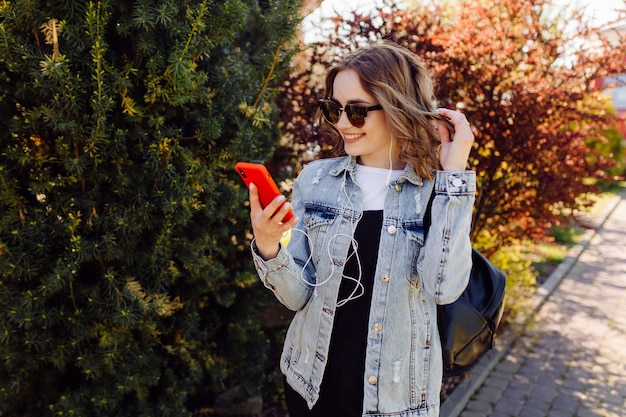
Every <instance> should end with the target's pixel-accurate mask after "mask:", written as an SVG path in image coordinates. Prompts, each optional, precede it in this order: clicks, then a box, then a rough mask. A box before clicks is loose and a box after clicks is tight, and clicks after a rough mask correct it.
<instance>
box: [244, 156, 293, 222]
mask: <svg viewBox="0 0 626 417" xmlns="http://www.w3.org/2000/svg"><path fill="white" fill-rule="evenodd" d="M235 169H236V170H237V173H238V174H239V176H240V177H241V179H242V181H243V182H244V184H246V187H248V188H250V183H254V185H256V188H257V190H258V193H259V201H260V203H261V207H263V208H265V207H267V206H268V204H270V203H271V202H272V201H273V200H274V199H275V198H276V197H278V196H279V195H281V193H280V191H279V190H278V187H277V186H276V182H274V179H273V178H272V176H271V175H270V173H269V172H268V171H267V168H265V166H264V165H262V164H255V163H251V162H237V164H236V165H235ZM292 217H293V212H292V211H291V210H289V212H287V214H286V215H285V217H283V219H282V221H283V223H284V222H286V221H288V220H289V219H291V218H292Z"/></svg>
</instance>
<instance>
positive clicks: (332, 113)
mask: <svg viewBox="0 0 626 417" xmlns="http://www.w3.org/2000/svg"><path fill="white" fill-rule="evenodd" d="M320 109H321V110H322V113H323V114H324V117H325V118H326V120H328V121H329V122H330V123H332V124H335V123H337V122H338V121H339V117H340V116H341V110H340V107H339V106H338V105H337V103H335V102H334V101H330V100H323V101H320Z"/></svg>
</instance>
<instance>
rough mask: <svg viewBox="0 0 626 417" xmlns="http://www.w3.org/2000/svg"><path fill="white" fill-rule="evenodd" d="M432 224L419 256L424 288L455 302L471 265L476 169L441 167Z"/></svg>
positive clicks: (439, 299) (438, 299) (445, 301)
mask: <svg viewBox="0 0 626 417" xmlns="http://www.w3.org/2000/svg"><path fill="white" fill-rule="evenodd" d="M434 187H435V197H434V199H433V202H432V207H431V216H432V217H431V225H430V229H429V232H428V235H427V237H426V242H425V244H424V247H423V249H422V250H421V251H420V256H419V259H418V271H421V274H420V278H421V281H422V285H423V289H424V292H425V293H426V296H427V297H432V298H433V299H434V300H435V302H436V303H437V304H449V303H452V302H454V301H455V300H456V299H457V298H458V297H459V296H460V295H461V294H462V293H463V291H464V290H465V287H466V286H467V283H468V282H469V275H470V271H471V269H472V244H471V241H470V236H469V234H470V229H471V222H472V207H473V205H474V199H475V193H476V173H475V172H474V171H463V172H448V171H438V172H437V175H436V177H435V184H434Z"/></svg>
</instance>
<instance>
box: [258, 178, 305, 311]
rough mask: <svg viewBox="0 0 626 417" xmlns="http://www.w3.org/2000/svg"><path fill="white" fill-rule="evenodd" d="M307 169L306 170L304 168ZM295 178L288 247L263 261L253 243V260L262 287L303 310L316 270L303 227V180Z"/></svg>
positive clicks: (287, 305)
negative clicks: (295, 218)
mask: <svg viewBox="0 0 626 417" xmlns="http://www.w3.org/2000/svg"><path fill="white" fill-rule="evenodd" d="M305 169H306V168H305ZM303 174H304V171H303V172H302V173H301V174H300V177H299V178H298V179H296V181H295V183H294V188H293V192H292V206H293V207H292V209H293V211H294V214H295V215H296V216H298V218H299V221H298V223H297V225H296V226H295V227H294V228H293V229H292V230H291V237H290V239H289V244H288V245H287V247H285V246H283V245H282V244H281V245H280V249H279V251H278V255H276V257H275V258H273V259H269V260H264V259H263V258H262V257H261V256H260V255H259V253H258V251H257V250H256V244H255V241H254V240H253V241H252V245H251V249H252V259H253V261H254V265H255V268H256V270H257V273H258V274H259V277H260V279H261V281H262V282H263V285H265V286H266V287H267V288H269V289H270V290H272V292H273V293H274V295H275V296H276V298H277V299H278V301H280V302H281V303H282V304H283V305H284V306H285V307H287V308H288V309H290V310H292V311H297V310H299V309H301V308H302V307H304V306H305V305H306V303H307V301H308V300H309V298H310V297H311V294H312V293H313V289H314V282H315V268H314V266H313V261H312V257H311V249H310V246H309V242H308V237H307V235H306V233H305V231H306V229H305V226H304V205H303V204H302V193H301V188H300V183H301V179H300V178H301V177H302V175H303Z"/></svg>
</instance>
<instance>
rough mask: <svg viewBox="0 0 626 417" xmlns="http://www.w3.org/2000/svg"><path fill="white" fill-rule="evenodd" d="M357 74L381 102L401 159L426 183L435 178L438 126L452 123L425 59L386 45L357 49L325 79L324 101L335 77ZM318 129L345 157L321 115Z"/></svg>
mask: <svg viewBox="0 0 626 417" xmlns="http://www.w3.org/2000/svg"><path fill="white" fill-rule="evenodd" d="M348 69H351V70H354V71H355V72H356V73H357V74H358V75H359V78H360V80H361V84H362V85H363V88H364V89H365V91H367V92H368V93H369V94H371V95H372V96H373V97H375V98H376V100H378V102H379V103H380V105H381V106H382V107H383V110H384V111H385V117H386V119H387V124H388V125H389V126H390V129H391V132H392V134H393V136H394V137H395V138H396V140H397V142H398V146H399V147H400V159H402V160H403V161H404V162H408V163H410V164H411V165H412V166H413V167H414V168H415V171H416V172H417V174H418V175H420V176H421V177H423V178H432V176H433V172H432V170H433V169H441V164H440V162H439V133H438V132H437V129H436V128H435V122H438V121H442V122H444V124H445V125H446V126H447V127H448V129H451V127H452V125H451V124H450V123H449V122H448V120H447V119H446V118H444V117H442V116H441V115H440V114H439V113H438V112H437V100H436V98H435V96H434V85H433V81H432V79H431V78H430V76H429V74H428V71H427V69H426V67H425V66H424V64H423V63H422V61H421V60H419V59H418V57H417V56H416V55H415V54H414V53H413V52H411V51H409V50H408V49H406V48H404V47H402V46H400V45H398V44H396V43H393V42H391V41H383V42H380V43H375V44H371V45H370V46H368V47H365V48H363V49H359V50H357V51H355V52H353V53H351V54H349V55H348V56H346V57H345V58H344V59H343V60H342V61H341V62H339V63H338V64H337V65H335V66H334V67H333V68H331V69H330V71H329V72H328V74H327V75H326V82H325V95H324V96H325V97H328V98H330V97H332V95H333V83H334V81H335V77H336V76H337V74H338V73H339V72H341V71H344V70H348ZM316 121H317V123H318V124H319V126H320V127H321V128H322V129H323V130H324V131H326V132H328V133H330V134H331V135H332V136H334V137H336V138H337V144H336V145H335V149H334V152H333V153H334V154H335V155H345V150H344V146H343V140H342V139H341V138H342V136H341V134H340V133H339V131H338V130H337V128H336V127H335V126H334V125H333V124H332V123H329V122H328V121H327V120H326V119H324V117H323V115H322V114H321V112H320V111H319V110H318V112H317V115H316Z"/></svg>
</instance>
